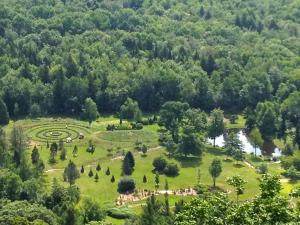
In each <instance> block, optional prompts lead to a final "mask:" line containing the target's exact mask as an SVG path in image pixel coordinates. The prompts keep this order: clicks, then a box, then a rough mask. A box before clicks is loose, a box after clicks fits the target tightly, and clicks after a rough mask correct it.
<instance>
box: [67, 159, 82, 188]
mask: <svg viewBox="0 0 300 225" xmlns="http://www.w3.org/2000/svg"><path fill="white" fill-rule="evenodd" d="M79 177H80V174H79V171H78V169H77V167H76V165H75V163H74V162H72V161H71V160H70V161H69V164H68V166H67V167H66V168H65V170H64V179H65V180H66V181H68V182H69V183H70V185H72V184H74V183H75V181H76V179H78V178H79Z"/></svg>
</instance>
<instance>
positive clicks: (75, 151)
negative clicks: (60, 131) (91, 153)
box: [72, 145, 78, 157]
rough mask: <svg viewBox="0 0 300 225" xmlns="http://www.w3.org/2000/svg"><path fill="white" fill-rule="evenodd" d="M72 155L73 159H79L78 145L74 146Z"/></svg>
mask: <svg viewBox="0 0 300 225" xmlns="http://www.w3.org/2000/svg"><path fill="white" fill-rule="evenodd" d="M72 154H73V157H77V154H78V147H77V145H75V146H74V148H73V151H72Z"/></svg>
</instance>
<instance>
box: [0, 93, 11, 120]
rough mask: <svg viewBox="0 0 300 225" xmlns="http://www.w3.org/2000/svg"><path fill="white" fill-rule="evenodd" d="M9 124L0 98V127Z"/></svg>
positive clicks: (5, 109)
mask: <svg viewBox="0 0 300 225" xmlns="http://www.w3.org/2000/svg"><path fill="white" fill-rule="evenodd" d="M8 123H9V115H8V111H7V107H6V105H5V103H4V101H3V100H2V99H1V98H0V125H6V124H8Z"/></svg>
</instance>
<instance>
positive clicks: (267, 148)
mask: <svg viewBox="0 0 300 225" xmlns="http://www.w3.org/2000/svg"><path fill="white" fill-rule="evenodd" d="M227 132H228V131H227ZM225 135H226V133H225V134H223V135H221V136H218V137H217V138H216V146H219V147H223V146H224V136H225ZM237 135H238V138H239V139H240V141H241V142H242V143H243V146H244V151H245V152H246V153H249V154H251V153H253V154H254V152H255V149H254V146H253V145H251V143H250V142H249V140H248V137H247V135H246V133H245V132H244V131H243V130H237ZM208 142H209V143H211V144H213V140H212V139H208ZM256 154H257V155H266V156H273V157H279V156H281V151H280V149H279V148H278V147H277V146H276V145H275V144H274V143H273V142H265V143H264V144H263V146H262V147H261V148H259V147H257V148H256Z"/></svg>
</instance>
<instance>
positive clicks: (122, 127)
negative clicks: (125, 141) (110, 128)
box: [115, 123, 132, 130]
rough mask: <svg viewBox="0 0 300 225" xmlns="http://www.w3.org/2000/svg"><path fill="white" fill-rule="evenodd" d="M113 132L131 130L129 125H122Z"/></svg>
mask: <svg viewBox="0 0 300 225" xmlns="http://www.w3.org/2000/svg"><path fill="white" fill-rule="evenodd" d="M115 130H132V126H131V125H130V124H126V123H123V124H120V125H118V126H115Z"/></svg>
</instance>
